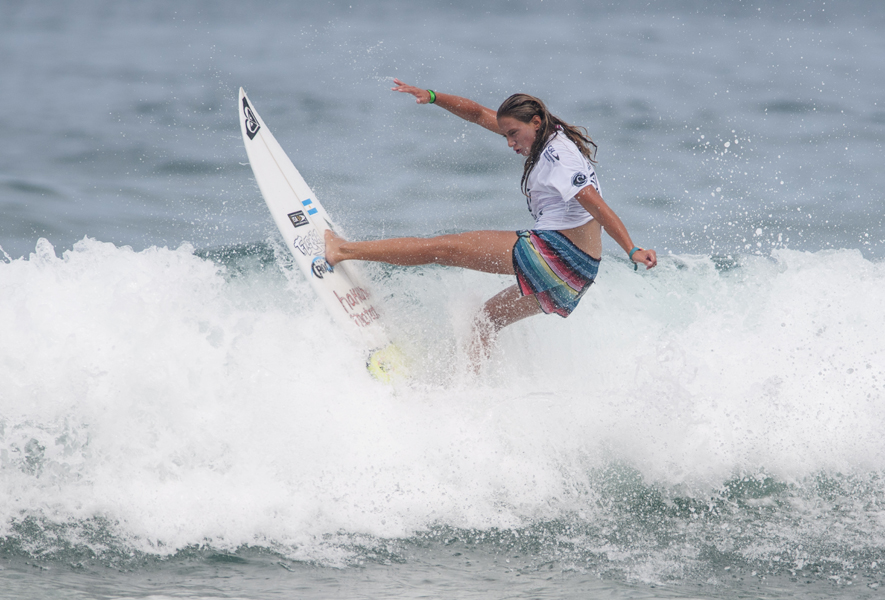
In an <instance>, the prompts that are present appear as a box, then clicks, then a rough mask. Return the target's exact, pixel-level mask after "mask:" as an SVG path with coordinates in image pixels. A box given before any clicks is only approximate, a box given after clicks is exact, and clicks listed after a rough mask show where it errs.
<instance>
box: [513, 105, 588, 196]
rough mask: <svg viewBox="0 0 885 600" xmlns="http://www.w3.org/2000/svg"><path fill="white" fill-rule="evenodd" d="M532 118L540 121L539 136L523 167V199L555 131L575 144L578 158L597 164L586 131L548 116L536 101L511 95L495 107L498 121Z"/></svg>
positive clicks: (527, 120)
mask: <svg viewBox="0 0 885 600" xmlns="http://www.w3.org/2000/svg"><path fill="white" fill-rule="evenodd" d="M535 115H537V116H538V117H540V118H541V127H539V128H538V132H537V134H536V135H535V142H534V143H533V144H532V148H531V150H530V151H529V155H528V157H526V159H525V167H524V168H523V171H522V181H521V182H520V187H521V188H522V193H523V194H525V195H528V189H526V185H527V182H528V179H529V173H531V172H532V169H533V168H534V166H535V164H536V163H537V162H538V158H539V157H540V156H541V152H542V151H543V150H544V147H545V146H546V145H547V141H548V140H549V139H550V136H551V135H553V133H554V132H556V130H557V129H559V130H561V131H562V132H563V133H564V134H565V135H566V137H568V139H570V140H571V141H572V142H574V144H575V146H577V147H578V150H580V152H581V154H583V155H584V156H585V157H586V158H587V160H589V161H590V162H592V163H595V162H596V144H595V143H594V142H593V140H592V139H591V138H590V135H589V134H588V133H587V130H586V129H584V128H583V127H577V126H575V125H569V124H568V123H566V122H565V121H563V120H562V119H560V118H559V117H557V116H555V115H552V114H550V111H549V110H547V107H546V106H545V105H544V103H543V102H542V101H541V100H540V99H539V98H535V97H534V96H529V95H528V94H513V95H512V96H510V97H509V98H507V99H506V100H504V102H502V103H501V106H499V107H498V115H497V116H498V118H499V119H500V118H501V117H513V118H514V119H516V120H517V121H522V122H523V123H531V121H532V117H534V116H535ZM591 146H592V149H591Z"/></svg>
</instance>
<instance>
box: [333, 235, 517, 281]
mask: <svg viewBox="0 0 885 600" xmlns="http://www.w3.org/2000/svg"><path fill="white" fill-rule="evenodd" d="M325 241H326V261H327V262H328V263H329V264H330V265H332V266H334V265H336V264H338V263H339V262H341V261H342V260H369V261H373V262H385V263H388V264H392V265H403V266H414V265H427V264H438V265H445V266H447V267H461V268H464V269H472V270H474V271H483V272H486V273H498V274H502V275H512V274H513V259H512V258H511V256H512V251H513V245H514V244H515V243H516V232H514V231H469V232H467V233H455V234H451V235H440V236H437V237H431V238H417V237H405V238H391V239H387V240H373V241H367V242H350V241H347V240H345V239H344V238H342V237H340V236H338V235H335V234H334V233H332V232H331V231H329V230H327V231H326V240H325Z"/></svg>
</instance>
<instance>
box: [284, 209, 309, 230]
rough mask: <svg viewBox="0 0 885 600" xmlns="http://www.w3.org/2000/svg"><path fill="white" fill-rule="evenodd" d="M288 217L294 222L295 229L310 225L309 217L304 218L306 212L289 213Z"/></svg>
mask: <svg viewBox="0 0 885 600" xmlns="http://www.w3.org/2000/svg"><path fill="white" fill-rule="evenodd" d="M286 216H287V217H289V220H290V221H292V225H294V226H295V227H301V226H302V225H307V224H308V223H309V221H308V220H307V217H305V216H304V211H302V210H296V211H295V212H293V213H289V214H288V215H286Z"/></svg>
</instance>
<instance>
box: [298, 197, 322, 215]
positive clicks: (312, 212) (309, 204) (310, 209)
mask: <svg viewBox="0 0 885 600" xmlns="http://www.w3.org/2000/svg"><path fill="white" fill-rule="evenodd" d="M301 205H302V206H304V208H306V209H307V214H309V215H315V214H317V213H318V212H319V211H318V210H317V209H316V208H315V207H314V206H313V200H311V199H310V198H308V199H307V200H302V201H301Z"/></svg>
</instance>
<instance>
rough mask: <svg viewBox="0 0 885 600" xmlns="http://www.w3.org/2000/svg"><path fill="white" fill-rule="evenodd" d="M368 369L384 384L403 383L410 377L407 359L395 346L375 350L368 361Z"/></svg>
mask: <svg viewBox="0 0 885 600" xmlns="http://www.w3.org/2000/svg"><path fill="white" fill-rule="evenodd" d="M366 369H368V370H369V373H371V375H372V377H374V378H375V379H377V380H378V381H380V382H382V383H393V382H395V381H401V380H403V379H405V378H407V377H408V376H409V373H408V368H407V367H406V357H405V356H403V353H402V352H401V351H400V349H399V348H397V347H396V346H394V345H393V344H388V345H387V346H384V347H383V348H379V349H377V350H373V351H372V352H371V353H370V354H369V359H368V360H367V361H366Z"/></svg>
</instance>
